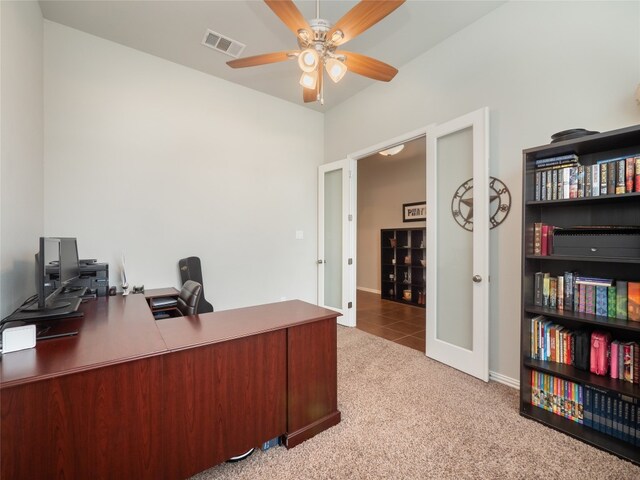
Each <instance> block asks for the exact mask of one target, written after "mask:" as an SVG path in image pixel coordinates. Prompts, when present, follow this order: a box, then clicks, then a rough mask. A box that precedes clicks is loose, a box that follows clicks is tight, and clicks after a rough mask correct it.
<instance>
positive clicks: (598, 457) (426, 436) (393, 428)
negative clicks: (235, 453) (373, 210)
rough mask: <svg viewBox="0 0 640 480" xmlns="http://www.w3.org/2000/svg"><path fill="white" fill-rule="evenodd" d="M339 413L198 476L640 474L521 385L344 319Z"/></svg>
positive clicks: (616, 476) (596, 476)
mask: <svg viewBox="0 0 640 480" xmlns="http://www.w3.org/2000/svg"><path fill="white" fill-rule="evenodd" d="M338 408H339V409H340V411H341V412H342V422H341V423H340V424H339V425H337V426H335V427H333V428H331V429H329V430H327V431H325V432H323V433H321V434H319V435H317V436H316V437H314V438H313V439H311V440H308V441H307V442H305V443H303V444H301V445H299V446H297V447H295V448H293V449H291V450H287V449H286V448H284V447H275V448H272V449H270V450H268V451H266V452H257V453H255V454H254V455H253V456H251V457H250V458H249V459H247V460H245V461H243V462H240V463H235V464H223V465H219V466H217V467H214V468H212V469H209V470H207V471H206V472H202V473H200V474H198V475H196V476H195V477H193V478H194V479H198V480H205V479H234V480H238V479H251V480H254V479H255V480H257V479H296V480H297V479H343V478H344V479H423V478H437V479H444V478H451V479H453V478H456V479H460V478H466V479H495V478H505V479H507V478H508V479H516V478H522V479H533V478H536V479H538V478H553V479H569V478H570V479H581V480H585V479H604V478H608V479H640V467H636V466H634V465H632V464H631V463H629V462H626V461H623V460H620V459H619V458H617V457H614V456H612V455H609V454H607V453H605V452H602V451H600V450H598V449H595V448H592V447H590V446H588V445H586V444H584V443H582V442H579V441H577V440H574V439H572V438H570V437H568V436H566V435H563V434H561V433H558V432H556V431H554V430H551V429H549V428H547V427H544V426H543V425H540V424H538V423H536V422H533V421H531V420H526V419H524V418H522V417H520V416H519V415H518V392H517V391H516V390H514V389H512V388H509V387H506V386H504V385H500V384H497V383H494V382H490V383H488V384H485V383H484V382H481V381H479V380H477V379H475V378H473V377H470V376H468V375H465V374H463V373H460V372H458V371H457V370H454V369H452V368H449V367H446V366H444V365H442V364H440V363H438V362H435V361H433V360H430V359H428V358H426V357H425V356H424V354H422V353H420V352H418V351H416V350H412V349H410V348H407V347H403V346H401V345H398V344H395V343H392V342H389V341H386V340H383V339H381V338H378V337H374V336H373V335H370V334H368V333H365V332H362V331H360V330H356V329H350V328H345V327H338Z"/></svg>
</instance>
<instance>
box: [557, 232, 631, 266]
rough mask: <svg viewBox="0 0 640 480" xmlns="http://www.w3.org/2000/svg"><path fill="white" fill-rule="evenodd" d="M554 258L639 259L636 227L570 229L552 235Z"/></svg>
mask: <svg viewBox="0 0 640 480" xmlns="http://www.w3.org/2000/svg"><path fill="white" fill-rule="evenodd" d="M553 254H554V255H577V256H591V257H624V258H629V257H638V256H640V227H617V226H616V227H614V226H602V227H573V228H556V229H554V231H553Z"/></svg>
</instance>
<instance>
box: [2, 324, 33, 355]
mask: <svg viewBox="0 0 640 480" xmlns="http://www.w3.org/2000/svg"><path fill="white" fill-rule="evenodd" d="M35 346H36V326H35V325H24V326H21V327H13V328H5V329H4V330H3V332H2V353H3V354H4V353H9V352H16V351H18V350H25V349H27V348H33V347H35Z"/></svg>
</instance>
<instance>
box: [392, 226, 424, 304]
mask: <svg viewBox="0 0 640 480" xmlns="http://www.w3.org/2000/svg"><path fill="white" fill-rule="evenodd" d="M426 241H427V239H426V230H425V229H424V228H386V229H382V230H380V255H381V260H380V265H381V268H380V270H381V271H380V297H381V298H383V299H385V300H392V301H394V302H398V303H403V304H406V305H413V306H416V307H422V308H424V307H425V298H426V291H425V288H426V259H427V256H426V250H425V247H424V246H425V244H426ZM407 258H408V263H407V261H406V260H407ZM405 292H410V294H408V293H407V294H408V297H407V296H406V295H407V294H405Z"/></svg>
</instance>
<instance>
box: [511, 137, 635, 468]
mask: <svg viewBox="0 0 640 480" xmlns="http://www.w3.org/2000/svg"><path fill="white" fill-rule="evenodd" d="M570 154H575V155H577V156H578V159H579V161H580V165H582V166H593V165H596V164H597V163H598V162H601V161H605V160H609V159H615V158H620V157H628V156H632V157H635V156H637V155H639V154H640V125H636V126H633V127H628V128H624V129H620V130H615V131H611V132H605V133H601V134H596V135H589V136H586V137H582V138H577V139H573V140H568V141H565V142H559V143H556V144H550V145H543V146H540V147H535V148H530V149H526V150H524V151H523V162H524V172H525V175H524V178H523V222H522V228H523V231H522V242H523V243H522V252H523V255H522V260H521V261H522V297H521V302H522V303H521V304H522V319H521V325H520V330H521V366H520V414H521V415H522V416H524V417H527V418H530V419H532V420H535V421H538V422H540V423H543V424H545V425H547V426H549V427H551V428H554V429H556V430H559V431H561V432H563V433H566V434H568V435H571V436H572V437H575V438H577V439H580V440H582V441H584V442H586V443H589V444H591V445H593V446H595V447H597V448H600V449H603V450H606V451H608V452H610V453H613V454H615V455H618V456H620V457H622V458H624V459H626V460H629V461H631V462H633V463H635V464H638V465H640V448H639V447H638V446H637V445H635V444H634V443H630V442H627V441H623V440H621V439H618V438H615V437H614V436H612V435H609V434H607V433H604V432H601V431H598V430H597V429H595V428H592V427H589V426H587V425H583V424H581V423H577V422H574V421H572V420H569V419H567V418H565V417H563V416H561V415H558V414H554V413H552V412H550V411H547V410H544V409H543V408H540V407H538V406H536V405H532V401H534V392H533V390H535V391H536V395H537V392H538V391H539V390H540V388H542V389H543V390H544V389H546V388H553V387H552V385H553V382H552V383H550V384H542V383H540V380H539V379H540V378H541V377H542V378H543V379H546V381H549V382H551V381H552V379H554V378H555V379H559V380H562V381H564V382H569V383H570V384H575V385H576V387H575V388H577V389H578V390H579V391H580V392H582V393H584V394H586V392H587V390H588V391H590V392H592V390H591V389H596V390H597V391H598V392H600V395H601V396H602V397H603V399H608V398H610V399H615V400H611V401H612V402H616V401H617V402H627V403H628V404H632V405H638V404H640V385H638V384H634V383H632V382H628V381H624V380H621V379H613V378H611V377H610V376H609V375H596V374H593V373H591V372H590V371H586V370H581V369H578V368H576V367H574V366H572V365H565V364H562V363H556V362H550V361H543V360H537V359H532V358H531V348H532V337H531V336H532V333H531V320H532V319H533V318H535V317H538V316H544V317H546V319H548V320H549V321H550V322H552V323H553V324H556V325H559V326H561V327H565V328H566V329H568V330H569V331H577V330H584V331H586V332H587V333H588V334H590V333H591V332H593V331H599V332H604V333H610V334H611V337H612V339H615V340H619V341H620V342H636V343H640V322H634V321H630V320H626V319H619V318H611V317H607V316H601V315H594V314H592V313H582V312H577V311H576V312H574V311H573V309H572V308H566V309H565V310H557V309H555V308H547V307H542V306H537V305H533V303H534V296H535V295H534V293H535V281H534V276H535V274H536V273H537V272H545V273H549V276H550V277H551V278H554V277H559V276H562V275H563V274H564V272H574V273H577V274H578V275H582V276H589V277H600V278H612V279H616V280H624V281H627V282H640V268H638V264H640V255H638V256H636V257H602V256H584V255H557V254H551V255H546V256H542V255H533V254H532V253H533V251H534V250H533V245H534V229H533V225H534V224H535V223H542V224H546V225H553V226H555V227H559V228H571V227H578V226H580V227H589V226H608V225H614V226H637V225H640V192H630V193H624V194H617V195H615V194H614V195H602V196H596V197H589V196H587V197H582V198H569V199H560V200H558V199H552V200H537V201H536V200H534V199H535V198H536V197H535V195H536V188H535V187H536V184H535V182H536V160H539V159H545V158H552V157H558V156H562V155H570ZM585 170H587V169H585ZM554 178H555V177H554ZM547 191H548V190H547ZM543 198H544V197H543ZM537 238H539V237H537ZM550 251H552V250H550ZM552 341H553V340H552ZM552 345H553V344H552ZM538 348H539V346H538ZM536 372H537V373H536ZM534 374H535V375H534ZM538 374H541V375H538ZM532 377H535V378H536V379H538V380H537V381H538V382H539V383H538V384H536V385H532V381H533V378H532ZM561 384H562V382H559V383H558V386H559V385H561ZM571 388H574V387H571ZM545 393H547V392H546V391H545ZM551 393H556V392H551ZM565 393H566V392H565ZM592 394H593V395H594V396H595V395H596V394H595V393H592ZM566 398H568V397H566ZM536 399H537V397H536ZM570 400H571V401H573V402H574V403H575V401H578V402H580V401H584V398H583V399H582V400H579V399H578V397H575V398H571V399H570ZM589 408H592V407H591V406H590V407H589ZM601 413H603V415H604V412H601ZM607 415H609V413H607ZM603 418H605V417H603ZM609 418H610V417H609ZM609 418H605V420H608V419H609Z"/></svg>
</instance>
